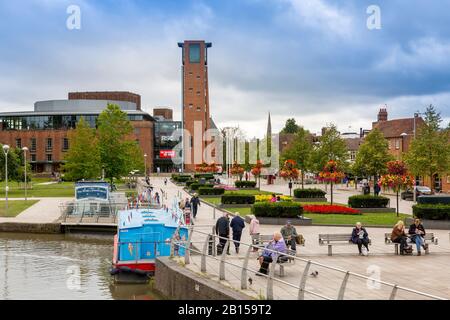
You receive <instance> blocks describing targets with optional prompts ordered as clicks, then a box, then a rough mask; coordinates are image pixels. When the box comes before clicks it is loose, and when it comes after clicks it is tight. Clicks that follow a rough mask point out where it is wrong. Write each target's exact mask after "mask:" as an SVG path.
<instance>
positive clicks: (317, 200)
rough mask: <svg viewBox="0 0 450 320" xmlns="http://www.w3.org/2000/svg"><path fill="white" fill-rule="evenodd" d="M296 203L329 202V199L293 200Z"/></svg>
mask: <svg viewBox="0 0 450 320" xmlns="http://www.w3.org/2000/svg"><path fill="white" fill-rule="evenodd" d="M292 201H295V202H327V198H293V199H292Z"/></svg>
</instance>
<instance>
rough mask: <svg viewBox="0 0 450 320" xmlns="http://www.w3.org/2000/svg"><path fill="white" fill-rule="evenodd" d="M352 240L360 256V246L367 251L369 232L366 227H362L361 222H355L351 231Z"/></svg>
mask: <svg viewBox="0 0 450 320" xmlns="http://www.w3.org/2000/svg"><path fill="white" fill-rule="evenodd" d="M351 240H352V242H353V243H354V244H357V245H358V251H359V255H360V256H362V255H363V253H362V246H363V245H364V247H365V248H366V249H367V252H369V234H368V233H367V231H366V229H365V228H363V227H362V225H361V222H357V223H356V226H355V227H354V228H353V232H352V239H351Z"/></svg>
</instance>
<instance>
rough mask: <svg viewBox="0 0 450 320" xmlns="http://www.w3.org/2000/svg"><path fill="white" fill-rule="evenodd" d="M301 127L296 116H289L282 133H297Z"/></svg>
mask: <svg viewBox="0 0 450 320" xmlns="http://www.w3.org/2000/svg"><path fill="white" fill-rule="evenodd" d="M299 129H300V126H299V125H297V123H296V122H295V119H294V118H289V119H287V120H286V124H285V125H284V128H283V129H282V130H281V131H280V133H296V132H297V131H298V130H299Z"/></svg>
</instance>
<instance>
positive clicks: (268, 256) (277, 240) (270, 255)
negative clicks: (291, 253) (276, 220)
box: [256, 232, 287, 276]
mask: <svg viewBox="0 0 450 320" xmlns="http://www.w3.org/2000/svg"><path fill="white" fill-rule="evenodd" d="M286 249H287V248H286V243H285V242H284V240H283V236H282V235H281V233H280V232H275V233H274V234H273V239H272V240H271V241H270V242H269V243H268V244H267V246H266V247H265V249H264V251H263V253H262V255H261V256H259V257H258V261H259V264H260V268H259V272H257V273H256V275H257V276H261V275H263V274H268V269H269V264H270V263H271V262H273V261H278V259H279V258H280V257H281V256H282V255H283V253H286ZM274 251H275V252H274Z"/></svg>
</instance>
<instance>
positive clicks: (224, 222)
mask: <svg viewBox="0 0 450 320" xmlns="http://www.w3.org/2000/svg"><path fill="white" fill-rule="evenodd" d="M244 228H245V221H244V219H242V217H241V216H240V214H239V212H236V213H235V216H234V217H233V219H231V222H230V218H229V216H228V213H224V214H223V215H222V216H221V217H220V218H219V219H217V222H216V233H217V235H218V236H219V244H218V247H217V248H218V253H219V254H220V253H222V251H223V250H224V249H225V245H226V243H227V241H228V239H229V237H230V230H231V231H232V236H233V243H234V248H235V250H236V253H239V247H240V241H241V237H242V231H243V230H244ZM250 229H252V225H250ZM227 254H230V246H228V248H227Z"/></svg>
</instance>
